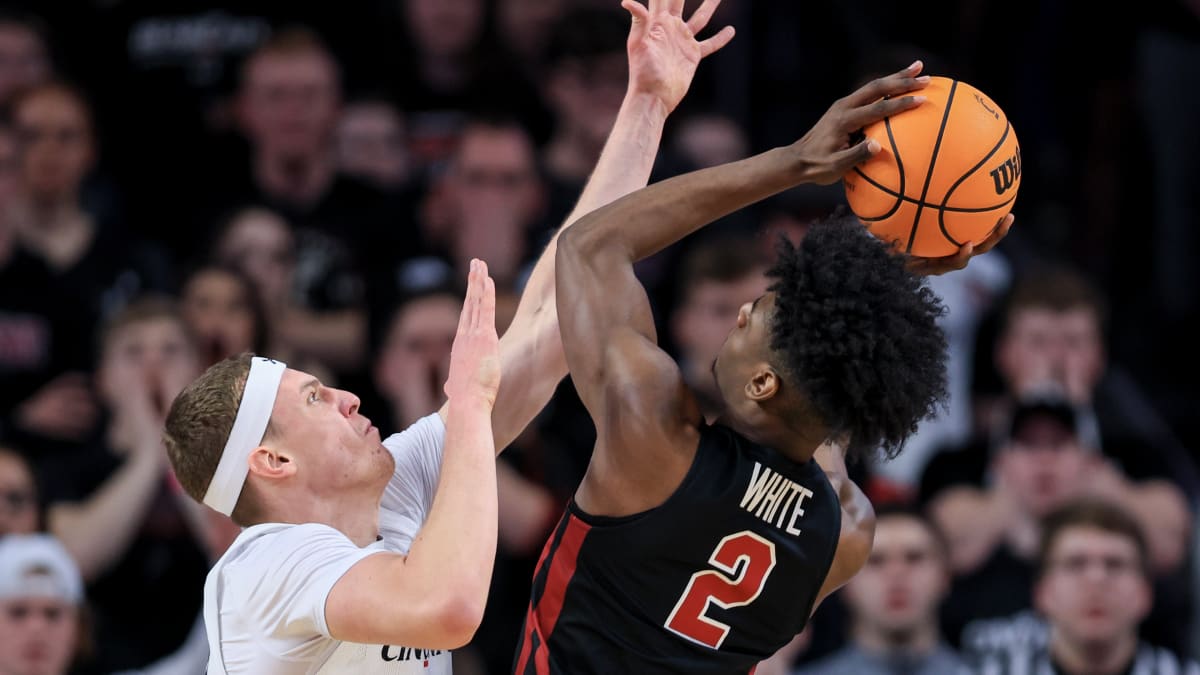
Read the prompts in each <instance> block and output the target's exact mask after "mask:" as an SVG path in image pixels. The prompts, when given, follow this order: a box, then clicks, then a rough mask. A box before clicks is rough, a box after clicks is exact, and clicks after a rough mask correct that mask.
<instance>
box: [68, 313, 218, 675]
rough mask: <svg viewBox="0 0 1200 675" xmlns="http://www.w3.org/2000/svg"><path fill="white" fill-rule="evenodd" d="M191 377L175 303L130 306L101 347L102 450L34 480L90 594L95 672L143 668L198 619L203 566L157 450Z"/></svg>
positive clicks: (190, 356) (198, 537)
mask: <svg viewBox="0 0 1200 675" xmlns="http://www.w3.org/2000/svg"><path fill="white" fill-rule="evenodd" d="M199 372H200V371H199V363H198V361H197V357H196V351H195V346H194V344H193V343H192V341H191V336H190V334H189V333H188V331H187V328H186V326H185V325H184V323H183V321H182V319H181V318H180V317H179V315H178V313H177V310H176V309H175V306H174V304H173V303H171V302H169V301H167V300H163V299H158V298H153V297H151V298H142V299H139V300H138V301H136V302H135V303H132V304H131V305H130V306H129V307H128V308H126V309H125V310H123V311H122V312H121V313H120V314H118V315H117V316H115V317H114V318H113V319H112V321H111V322H110V323H109V324H108V325H107V326H106V329H105V331H104V333H103V335H102V337H101V345H100V366H99V369H98V371H97V375H96V380H97V388H98V389H99V393H100V397H101V399H102V401H103V403H104V406H105V407H106V409H107V412H108V419H109V422H108V425H107V428H106V431H105V434H104V437H103V439H102V440H101V441H100V442H98V444H96V445H93V446H89V447H85V448H84V449H83V450H80V451H78V452H75V453H73V454H71V455H68V456H62V457H60V458H59V461H58V464H57V465H49V464H48V465H47V467H46V471H45V472H44V478H45V486H44V489H45V496H44V499H45V502H46V503H47V504H48V507H47V525H48V527H49V530H50V532H51V533H52V534H54V535H55V537H57V538H58V539H59V541H61V542H62V543H63V545H64V546H65V547H66V548H67V550H68V551H69V552H70V554H71V556H72V558H74V559H75V561H76V563H77V564H78V565H79V567H80V571H81V572H82V574H83V577H84V579H85V580H86V581H87V583H88V589H87V590H88V598H89V601H90V602H89V604H90V606H91V608H92V609H93V610H95V619H96V640H97V643H98V644H100V645H102V648H101V649H99V650H98V653H97V655H96V663H95V664H94V665H95V667H96V670H97V672H103V673H110V672H113V671H116V670H121V669H126V668H137V667H142V666H145V665H146V664H148V663H150V662H152V661H155V660H157V659H159V658H161V657H163V656H165V655H167V654H169V653H171V652H173V651H174V650H175V649H177V648H178V647H179V645H180V644H182V643H183V642H184V640H185V638H186V637H187V635H188V634H189V632H190V630H191V628H192V626H193V623H194V621H195V619H196V616H197V615H198V614H199V611H200V606H201V596H202V592H201V589H202V588H203V585H204V578H205V575H206V574H207V571H208V563H209V560H208V558H207V556H206V552H205V550H204V548H203V544H202V543H201V542H202V541H204V538H203V533H200V532H198V530H197V528H196V525H195V522H196V521H195V520H194V519H192V518H191V514H190V513H189V512H187V511H185V510H184V507H183V506H182V504H183V503H186V497H183V496H182V493H181V492H180V491H179V490H178V488H177V487H175V484H174V483H173V481H172V480H171V479H170V472H169V469H168V467H167V461H166V452H165V450H164V448H163V445H162V429H163V420H164V418H165V415H166V411H167V409H168V407H169V405H170V403H171V401H172V400H173V399H174V398H175V396H176V395H177V394H178V393H179V391H181V390H182V389H183V387H184V386H185V385H186V384H187V383H188V382H190V381H191V380H192V379H194V378H195V377H196V376H197V375H198V374H199Z"/></svg>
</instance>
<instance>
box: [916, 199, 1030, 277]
mask: <svg viewBox="0 0 1200 675" xmlns="http://www.w3.org/2000/svg"><path fill="white" fill-rule="evenodd" d="M1014 220H1016V217H1015V216H1013V214H1011V213H1010V214H1008V215H1006V216H1004V217H1003V218H1001V219H1000V221H999V222H997V223H996V228H995V229H994V230H992V233H991V234H989V235H988V237H987V239H984V240H983V241H981V242H979V243H978V244H972V243H971V242H967V243H965V244H963V245H962V246H961V247H959V249H958V253H955V254H954V255H948V256H943V257H941V258H921V257H919V256H909V259H908V269H909V270H910V271H912V272H913V273H914V274H922V275H934V274H945V273H946V272H953V271H954V270H961V269H962V268H964V267H966V266H967V263H969V262H971V258H973V257H974V256H977V255H980V254H982V253H987V252H988V251H990V250H992V247H994V246H995V245H996V244H998V243H1000V240H1001V239H1003V238H1004V237H1005V235H1007V234H1008V231H1009V229H1011V228H1012V224H1013V221H1014Z"/></svg>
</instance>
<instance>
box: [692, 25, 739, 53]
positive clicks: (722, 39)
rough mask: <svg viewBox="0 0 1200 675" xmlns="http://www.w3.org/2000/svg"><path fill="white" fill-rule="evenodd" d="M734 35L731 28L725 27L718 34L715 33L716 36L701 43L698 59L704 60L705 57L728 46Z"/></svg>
mask: <svg viewBox="0 0 1200 675" xmlns="http://www.w3.org/2000/svg"><path fill="white" fill-rule="evenodd" d="M734 33H735V31H734V29H733V26H726V27H724V28H722V29H721V32H720V33H717V34H716V35H714V36H712V37H710V38H708V39H707V40H705V41H703V42H701V43H700V57H701V58H704V57H705V56H708V55H709V54H712V53H713V52H715V51H718V50H719V49H721V48H722V47H724V46H725V45H727V44H729V41H730V40H732V39H733V36H734Z"/></svg>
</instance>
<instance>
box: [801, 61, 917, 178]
mask: <svg viewBox="0 0 1200 675" xmlns="http://www.w3.org/2000/svg"><path fill="white" fill-rule="evenodd" d="M921 68H922V64H921V62H920V61H915V62H914V63H913V64H912V65H911V66H909V67H907V68H905V69H904V70H901V71H899V72H897V73H894V74H892V75H888V76H887V77H881V78H879V79H877V80H872V81H871V82H868V83H867V84H865V85H863V86H862V87H859V88H858V90H857V91H855V92H854V93H852V94H850V95H849V96H846V97H844V98H841V99H838V100H837V101H835V102H834V104H833V105H832V106H830V107H829V110H827V111H825V114H824V115H822V116H821V119H819V120H817V123H816V124H815V125H813V128H812V129H809V130H808V133H806V134H804V137H803V138H801V139H800V140H799V141H796V143H794V144H793V145H792V148H793V149H794V150H795V152H796V154H797V156H798V158H799V161H800V165H801V167H802V171H803V176H802V179H803V180H804V182H811V183H819V184H821V185H830V184H832V183H836V182H838V181H840V180H841V179H842V176H844V175H845V174H846V172H847V171H849V170H851V169H853V168H854V166H855V165H856V164H859V163H861V162H865V161H866V160H868V159H870V158H871V156H872V155H874V154H875V153H877V152H879V150H880V147H881V146H880V145H879V143H878V142H877V141H874V140H873V139H865V140H859V138H858V137H859V135H860V132H861V131H862V128H863V127H865V126H867V125H869V124H873V123H875V122H878V121H879V120H882V119H884V118H885V117H890V116H892V115H896V114H898V113H901V112H903V111H905V110H909V109H911V108H915V107H917V106H919V105H921V103H922V102H923V101H924V100H925V98H924V97H923V96H919V95H904V94H908V93H909V92H912V91H917V90H919V89H921V88H923V87H925V85H927V84H929V77H928V76H918V74H919V73H920V72H921Z"/></svg>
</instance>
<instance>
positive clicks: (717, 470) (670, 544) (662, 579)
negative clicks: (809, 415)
mask: <svg viewBox="0 0 1200 675" xmlns="http://www.w3.org/2000/svg"><path fill="white" fill-rule="evenodd" d="M840 531H841V504H840V502H839V501H838V498H837V495H836V493H835V492H834V490H833V487H832V486H831V485H830V484H829V480H828V479H827V478H826V477H825V473H824V472H823V471H822V470H821V468H820V467H819V466H818V465H817V463H816V462H815V461H809V462H807V463H803V464H800V463H796V462H793V461H791V460H789V459H788V458H786V457H784V456H783V455H781V454H780V453H778V452H775V451H773V450H771V449H769V448H766V447H763V446H761V445H757V444H755V443H752V442H750V441H748V440H747V439H745V438H743V437H742V436H740V435H738V434H737V433H735V432H733V431H732V430H731V429H728V428H727V427H723V426H705V427H702V428H701V429H700V442H699V446H698V447H697V449H696V457H695V459H694V460H693V462H692V466H691V468H690V469H689V470H688V473H687V476H686V477H685V478H684V479H683V482H682V483H681V484H680V485H679V487H678V488H677V489H676V490H675V492H674V493H673V494H672V495H671V496H670V497H669V498H668V499H667V500H666V501H665V502H664V503H663V504H662V505H660V506H658V507H656V508H654V509H651V510H649V511H645V512H642V513H640V514H637V515H633V516H626V517H621V518H606V517H597V516H590V515H588V514H586V513H584V512H583V511H582V510H581V509H580V508H579V506H578V505H576V504H575V503H574V502H572V503H571V504H570V505H569V506H568V507H567V511H566V513H565V514H564V515H563V518H562V520H561V521H560V522H559V525H558V527H557V528H556V529H555V531H554V534H553V535H551V537H550V540H549V541H548V542H546V547H545V549H544V551H543V552H542V558H541V560H540V561H539V563H538V567H537V571H536V572H535V574H534V580H533V594H532V597H531V600H530V607H529V613H528V614H527V616H526V619H525V627H524V629H523V630H522V633H521V640H520V643H519V644H518V647H517V653H516V658H515V663H514V672H515V673H517V675H528V674H534V675H547V674H551V673H553V674H555V675H558V674H568V673H569V674H570V675H581V674H588V673H597V674H603V675H613V674H619V675H633V674H635V673H636V674H637V675H648V674H652V673H698V674H705V673H749V672H752V670H753V669H754V667H755V665H756V664H757V663H758V662H759V661H761V660H763V659H765V658H768V657H770V656H772V655H773V654H774V653H775V652H776V651H778V650H779V648H781V647H783V646H784V645H785V644H787V643H788V642H789V641H790V640H791V639H792V638H793V637H794V636H795V635H796V634H797V633H799V632H800V631H801V630H802V629H803V628H804V624H805V622H806V621H807V620H808V616H809V614H810V613H811V611H812V608H813V604H814V603H815V601H816V599H817V593H818V591H819V590H820V588H821V585H822V584H823V583H824V581H825V576H826V575H827V574H828V572H829V567H830V565H831V564H832V562H833V555H834V552H835V551H836V549H837V544H838V535H839V533H840Z"/></svg>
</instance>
